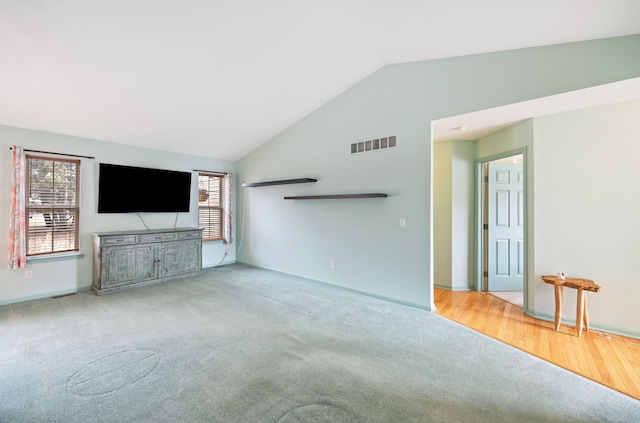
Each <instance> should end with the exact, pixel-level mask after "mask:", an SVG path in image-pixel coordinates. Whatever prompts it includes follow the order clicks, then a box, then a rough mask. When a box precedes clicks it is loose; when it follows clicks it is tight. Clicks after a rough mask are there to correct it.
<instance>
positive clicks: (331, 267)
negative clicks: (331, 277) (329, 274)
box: [329, 260, 336, 269]
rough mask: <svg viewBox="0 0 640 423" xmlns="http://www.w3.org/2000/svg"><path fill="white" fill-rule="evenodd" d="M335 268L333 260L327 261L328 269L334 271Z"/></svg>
mask: <svg viewBox="0 0 640 423" xmlns="http://www.w3.org/2000/svg"><path fill="white" fill-rule="evenodd" d="M335 268H336V262H335V261H333V260H329V269H335Z"/></svg>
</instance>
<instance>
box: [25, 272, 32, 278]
mask: <svg viewBox="0 0 640 423" xmlns="http://www.w3.org/2000/svg"><path fill="white" fill-rule="evenodd" d="M32 277H33V270H25V271H24V278H25V279H31V278H32Z"/></svg>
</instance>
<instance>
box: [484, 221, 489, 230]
mask: <svg viewBox="0 0 640 423" xmlns="http://www.w3.org/2000/svg"><path fill="white" fill-rule="evenodd" d="M482 229H484V230H485V231H488V230H489V224H488V223H485V224H483V225H482Z"/></svg>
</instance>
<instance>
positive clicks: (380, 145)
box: [351, 135, 398, 154]
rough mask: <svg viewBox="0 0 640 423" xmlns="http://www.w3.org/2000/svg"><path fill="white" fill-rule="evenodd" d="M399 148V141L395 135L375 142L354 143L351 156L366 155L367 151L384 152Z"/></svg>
mask: <svg viewBox="0 0 640 423" xmlns="http://www.w3.org/2000/svg"><path fill="white" fill-rule="evenodd" d="M397 146H398V139H397V137H396V136H395V135H392V136H390V137H384V138H376V139H375V140H368V141H360V142H354V143H353V144H351V154H357V153H366V152H367V151H375V150H383V149H385V148H395V147H397Z"/></svg>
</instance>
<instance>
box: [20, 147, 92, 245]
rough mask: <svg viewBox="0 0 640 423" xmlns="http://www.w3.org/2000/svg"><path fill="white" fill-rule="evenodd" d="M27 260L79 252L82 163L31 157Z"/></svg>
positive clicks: (28, 193)
mask: <svg viewBox="0 0 640 423" xmlns="http://www.w3.org/2000/svg"><path fill="white" fill-rule="evenodd" d="M26 164H27V172H26V176H27V180H26V185H27V190H26V200H27V201H26V206H25V214H26V216H27V217H28V218H27V219H26V220H27V223H26V231H27V256H36V255H41V254H50V253H60V252H65V251H78V218H79V212H80V207H79V204H80V201H79V193H80V190H79V189H78V187H79V181H78V179H79V178H78V175H79V174H80V161H79V160H66V159H52V158H48V157H37V156H27V157H26Z"/></svg>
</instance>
